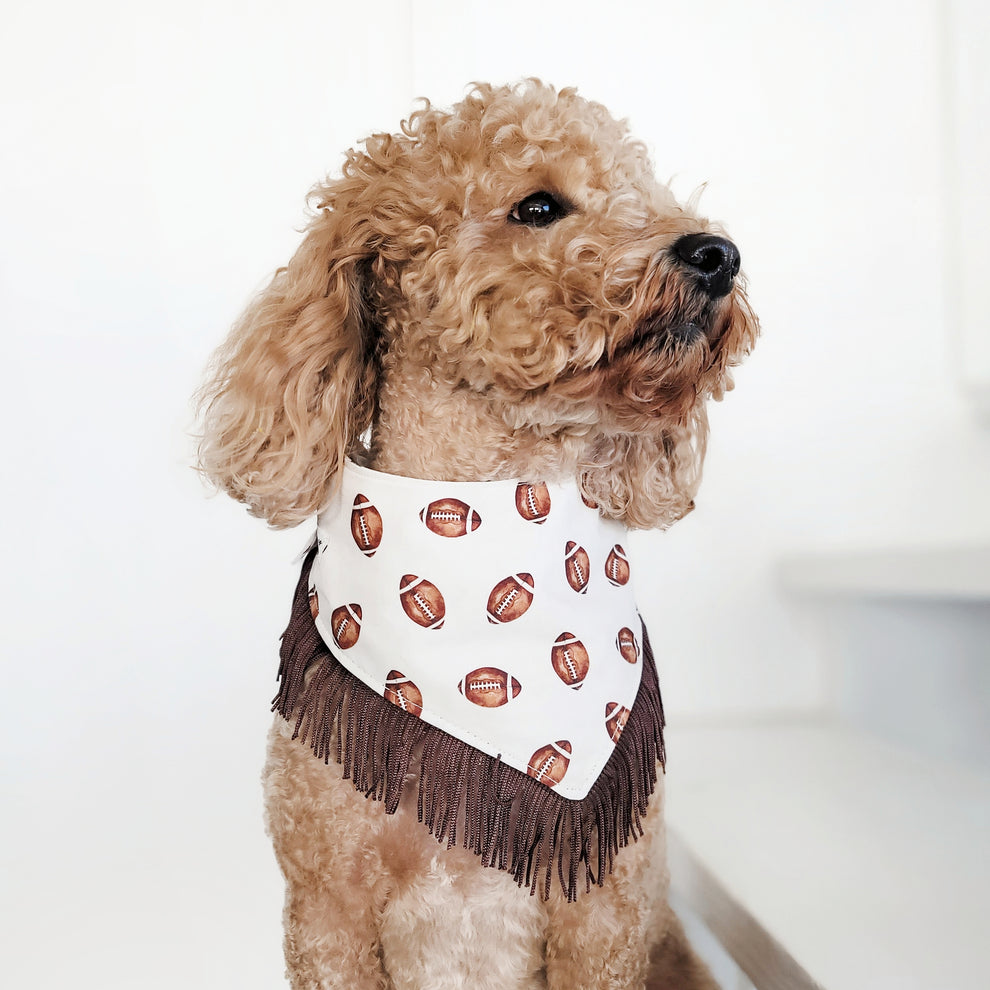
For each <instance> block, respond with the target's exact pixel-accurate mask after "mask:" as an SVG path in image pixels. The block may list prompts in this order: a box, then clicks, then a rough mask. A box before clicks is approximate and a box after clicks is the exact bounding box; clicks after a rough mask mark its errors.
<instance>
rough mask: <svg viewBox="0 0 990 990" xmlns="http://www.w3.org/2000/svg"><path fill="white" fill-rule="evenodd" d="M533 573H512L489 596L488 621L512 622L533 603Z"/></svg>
mask: <svg viewBox="0 0 990 990" xmlns="http://www.w3.org/2000/svg"><path fill="white" fill-rule="evenodd" d="M534 590H535V589H534V586H533V575H532V574H525V573H523V574H510V575H509V576H508V577H506V578H502V580H501V581H499V583H498V584H496V585H495V587H494V588H492V593H491V594H490V595H489V596H488V621H489V622H512V621H513V620H514V619H518V618H519V616H520V615H522V614H523V613H524V612H525V611H526V610H527V609H528V608H529V606H530V605H532V604H533V591H534Z"/></svg>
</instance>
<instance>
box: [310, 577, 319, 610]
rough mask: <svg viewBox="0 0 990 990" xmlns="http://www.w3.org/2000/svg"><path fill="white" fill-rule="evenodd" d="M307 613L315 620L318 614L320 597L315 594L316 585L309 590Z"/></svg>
mask: <svg viewBox="0 0 990 990" xmlns="http://www.w3.org/2000/svg"><path fill="white" fill-rule="evenodd" d="M309 612H310V615H312V616H313V618H314V619H315V618H316V617H317V616H318V615H319V614H320V596H319V595H318V594H317V593H316V585H315V584H314V585H313V587H312V588H310V589H309Z"/></svg>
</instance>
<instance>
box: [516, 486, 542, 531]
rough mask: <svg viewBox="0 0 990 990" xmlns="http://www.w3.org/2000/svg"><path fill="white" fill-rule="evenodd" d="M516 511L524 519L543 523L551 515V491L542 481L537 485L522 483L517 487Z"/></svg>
mask: <svg viewBox="0 0 990 990" xmlns="http://www.w3.org/2000/svg"><path fill="white" fill-rule="evenodd" d="M516 509H517V510H518V511H519V515H521V516H522V517H523V519H528V520H529V521H530V522H535V523H542V522H545V521H546V518H547V516H548V515H549V514H550V491H549V489H548V488H547V486H546V485H545V484H544V483H543V482H542V481H541V482H538V483H537V484H535V485H529V484H526V483H525V482H520V484H518V485H516Z"/></svg>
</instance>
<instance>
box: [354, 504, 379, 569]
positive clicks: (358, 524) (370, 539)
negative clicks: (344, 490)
mask: <svg viewBox="0 0 990 990" xmlns="http://www.w3.org/2000/svg"><path fill="white" fill-rule="evenodd" d="M351 535H352V536H353V537H354V542H355V543H356V544H357V548H358V549H359V550H360V551H361V552H362V553H363V554H364V555H365V556H366V557H374V555H375V551H376V550H377V549H378V548H379V547H380V546H381V543H382V516H381V513H380V512H379V511H378V510H377V509H376V508H375V506H374V504H373V503H372V502H370V501H368V499H367V498H366V497H365V496H364V495H358V496H357V498H355V499H354V508H353V509H352V510H351Z"/></svg>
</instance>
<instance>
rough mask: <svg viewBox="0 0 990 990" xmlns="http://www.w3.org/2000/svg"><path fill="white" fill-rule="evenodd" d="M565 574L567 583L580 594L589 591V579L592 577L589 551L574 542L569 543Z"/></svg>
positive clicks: (566, 549)
mask: <svg viewBox="0 0 990 990" xmlns="http://www.w3.org/2000/svg"><path fill="white" fill-rule="evenodd" d="M564 574H565V575H566V577H567V583H568V584H569V585H570V586H571V587H572V588H573V589H574V590H575V591H576V592H578V593H579V594H582V595H583V594H585V592H587V590H588V579H589V578H590V576H591V561H590V560H588V551H587V550H585V549H584V547H579V546H578V545H577V544H576V543H575V542H574V541H573V540H568V541H567V546H566V547H565V548H564Z"/></svg>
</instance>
